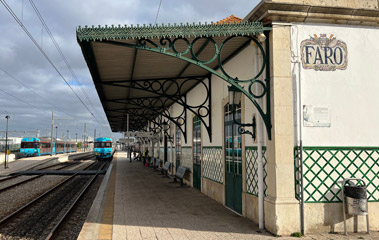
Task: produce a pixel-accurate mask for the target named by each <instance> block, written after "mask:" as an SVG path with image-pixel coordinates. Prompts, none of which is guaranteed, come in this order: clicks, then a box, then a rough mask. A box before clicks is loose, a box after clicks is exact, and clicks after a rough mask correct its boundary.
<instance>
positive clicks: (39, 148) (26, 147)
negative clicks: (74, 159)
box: [20, 137, 77, 157]
mask: <svg viewBox="0 0 379 240" xmlns="http://www.w3.org/2000/svg"><path fill="white" fill-rule="evenodd" d="M51 151H52V152H53V154H58V153H70V152H76V151H77V147H76V143H74V142H64V141H60V140H58V141H56V140H55V139H53V147H52V149H51V138H47V137H43V138H23V139H22V140H21V148H20V154H21V156H22V157H34V156H42V155H50V154H51Z"/></svg>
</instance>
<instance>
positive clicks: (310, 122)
mask: <svg viewBox="0 0 379 240" xmlns="http://www.w3.org/2000/svg"><path fill="white" fill-rule="evenodd" d="M303 125H304V127H330V109H329V107H328V106H321V105H316V106H314V105H303Z"/></svg>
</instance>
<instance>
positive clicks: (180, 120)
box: [106, 96, 187, 139]
mask: <svg viewBox="0 0 379 240" xmlns="http://www.w3.org/2000/svg"><path fill="white" fill-rule="evenodd" d="M185 98H186V96H181V99H182V101H183V102H184V103H186V100H185ZM167 100H169V99H168V98H165V99H164V98H143V99H142V98H130V99H113V100H106V101H110V102H115V103H120V104H127V105H132V106H135V107H136V108H133V109H131V108H127V109H118V110H113V111H118V112H127V113H129V114H133V115H134V116H136V117H137V118H140V119H145V121H150V122H152V123H153V124H154V126H155V127H154V131H157V129H162V125H163V121H162V116H163V117H165V118H167V119H168V120H169V121H171V122H173V123H174V124H175V125H176V126H177V127H178V128H179V129H180V131H181V132H182V133H183V136H184V138H185V139H187V117H186V108H184V107H183V111H182V112H181V113H180V114H179V115H178V116H171V113H170V112H169V111H168V110H167V109H163V110H162V111H159V110H161V109H162V108H160V107H154V105H157V103H158V105H161V106H165V105H166V103H165V102H166V101H167ZM141 107H142V108H141ZM156 116H158V119H156Z"/></svg>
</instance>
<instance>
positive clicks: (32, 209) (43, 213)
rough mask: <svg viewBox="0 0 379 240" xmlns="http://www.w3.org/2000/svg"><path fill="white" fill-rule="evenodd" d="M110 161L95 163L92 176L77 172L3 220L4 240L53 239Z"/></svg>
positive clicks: (0, 228) (0, 231)
mask: <svg viewBox="0 0 379 240" xmlns="http://www.w3.org/2000/svg"><path fill="white" fill-rule="evenodd" d="M106 164H107V163H106V162H95V163H94V164H93V165H91V166H89V167H87V169H89V170H91V169H92V170H93V169H97V173H96V174H94V175H92V176H88V175H86V176H83V175H77V174H74V175H72V176H71V177H69V178H67V179H66V180H64V181H63V182H61V183H60V184H58V185H56V186H55V187H53V188H51V189H50V190H49V191H47V192H45V193H43V194H41V195H40V196H39V197H37V198H35V199H33V200H32V201H30V202H29V203H28V204H26V205H24V206H23V207H21V208H19V209H17V210H16V211H14V212H13V213H12V214H10V215H8V216H6V217H4V218H3V219H1V220H0V239H20V238H25V239H51V238H54V237H55V234H56V231H57V229H59V226H60V225H61V224H62V222H64V219H65V218H66V217H67V216H68V214H69V213H70V211H71V210H72V209H73V208H74V206H75V205H76V203H77V202H78V200H79V199H80V198H81V196H83V194H84V193H85V192H86V191H87V189H88V188H89V186H90V185H91V184H92V183H93V181H94V180H95V179H96V178H97V176H98V174H99V172H100V171H102V170H103V169H104V167H105V165H106Z"/></svg>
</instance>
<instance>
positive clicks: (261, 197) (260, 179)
mask: <svg viewBox="0 0 379 240" xmlns="http://www.w3.org/2000/svg"><path fill="white" fill-rule="evenodd" d="M262 127H263V126H262V119H261V117H260V116H258V117H257V142H258V147H257V150H258V211H259V229H264V228H265V224H264V182H263V176H264V171H263V154H262V145H263V141H262V140H263V139H262V131H263V128H262Z"/></svg>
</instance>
